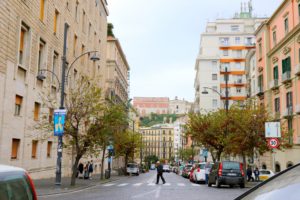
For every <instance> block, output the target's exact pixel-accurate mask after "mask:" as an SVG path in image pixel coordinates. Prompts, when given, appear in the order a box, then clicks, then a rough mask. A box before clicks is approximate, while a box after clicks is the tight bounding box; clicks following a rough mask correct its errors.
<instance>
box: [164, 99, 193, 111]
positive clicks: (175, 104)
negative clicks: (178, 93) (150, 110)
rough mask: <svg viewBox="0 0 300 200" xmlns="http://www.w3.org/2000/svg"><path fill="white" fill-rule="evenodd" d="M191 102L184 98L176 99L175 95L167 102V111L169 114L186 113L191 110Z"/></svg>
mask: <svg viewBox="0 0 300 200" xmlns="http://www.w3.org/2000/svg"><path fill="white" fill-rule="evenodd" d="M191 108H192V103H190V102H188V101H186V100H185V99H178V97H175V99H174V100H170V102H169V113H170V114H179V115H182V114H188V113H189V112H190V111H191Z"/></svg>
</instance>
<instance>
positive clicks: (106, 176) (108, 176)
mask: <svg viewBox="0 0 300 200" xmlns="http://www.w3.org/2000/svg"><path fill="white" fill-rule="evenodd" d="M109 178H110V171H109V170H108V169H106V170H105V179H109Z"/></svg>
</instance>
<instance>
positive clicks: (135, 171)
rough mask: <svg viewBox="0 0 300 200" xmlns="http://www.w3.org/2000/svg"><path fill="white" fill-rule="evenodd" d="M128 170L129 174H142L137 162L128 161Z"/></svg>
mask: <svg viewBox="0 0 300 200" xmlns="http://www.w3.org/2000/svg"><path fill="white" fill-rule="evenodd" d="M126 172H127V174H128V175H130V174H135V175H137V176H138V175H139V174H140V170H139V167H138V165H137V164H135V163H128V164H127V168H126Z"/></svg>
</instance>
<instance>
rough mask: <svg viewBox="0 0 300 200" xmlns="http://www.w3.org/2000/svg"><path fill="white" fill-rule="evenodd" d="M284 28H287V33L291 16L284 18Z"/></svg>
mask: <svg viewBox="0 0 300 200" xmlns="http://www.w3.org/2000/svg"><path fill="white" fill-rule="evenodd" d="M284 30H285V34H287V33H288V32H289V18H285V19H284Z"/></svg>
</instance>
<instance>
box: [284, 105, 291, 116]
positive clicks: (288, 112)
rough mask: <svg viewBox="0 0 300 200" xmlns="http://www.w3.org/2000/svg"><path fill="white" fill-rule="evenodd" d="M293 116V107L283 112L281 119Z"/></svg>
mask: <svg viewBox="0 0 300 200" xmlns="http://www.w3.org/2000/svg"><path fill="white" fill-rule="evenodd" d="M291 116H293V106H290V107H287V108H286V109H285V110H284V112H283V117H291Z"/></svg>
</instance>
